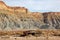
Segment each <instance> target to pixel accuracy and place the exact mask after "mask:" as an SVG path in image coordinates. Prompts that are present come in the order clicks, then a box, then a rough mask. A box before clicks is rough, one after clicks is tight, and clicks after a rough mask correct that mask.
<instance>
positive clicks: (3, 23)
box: [0, 1, 60, 40]
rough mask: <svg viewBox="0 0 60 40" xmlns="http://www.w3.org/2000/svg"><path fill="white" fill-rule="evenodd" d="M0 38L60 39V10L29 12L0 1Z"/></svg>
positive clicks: (10, 39)
mask: <svg viewBox="0 0 60 40" xmlns="http://www.w3.org/2000/svg"><path fill="white" fill-rule="evenodd" d="M0 40H60V12H44V13H41V12H30V11H29V10H28V9H27V8H25V7H11V6H7V5H6V4H5V3H4V2H3V1H0Z"/></svg>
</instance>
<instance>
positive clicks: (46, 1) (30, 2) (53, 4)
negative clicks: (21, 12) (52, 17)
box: [3, 0, 60, 12]
mask: <svg viewBox="0 0 60 40" xmlns="http://www.w3.org/2000/svg"><path fill="white" fill-rule="evenodd" d="M3 1H4V2H5V3H6V4H7V5H9V6H21V7H26V8H28V9H29V10H30V11H32V12H47V11H50V12H51V11H54V12H56V11H58V12H60V0H3Z"/></svg>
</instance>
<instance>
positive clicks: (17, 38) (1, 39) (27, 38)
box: [0, 30, 60, 40]
mask: <svg viewBox="0 0 60 40" xmlns="http://www.w3.org/2000/svg"><path fill="white" fill-rule="evenodd" d="M0 40H60V30H23V31H22V30H20V31H0Z"/></svg>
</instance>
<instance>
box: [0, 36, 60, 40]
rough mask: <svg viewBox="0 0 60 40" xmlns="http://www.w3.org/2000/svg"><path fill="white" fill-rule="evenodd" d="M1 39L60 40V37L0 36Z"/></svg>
mask: <svg viewBox="0 0 60 40" xmlns="http://www.w3.org/2000/svg"><path fill="white" fill-rule="evenodd" d="M0 40H60V37H55V36H53V37H0Z"/></svg>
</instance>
